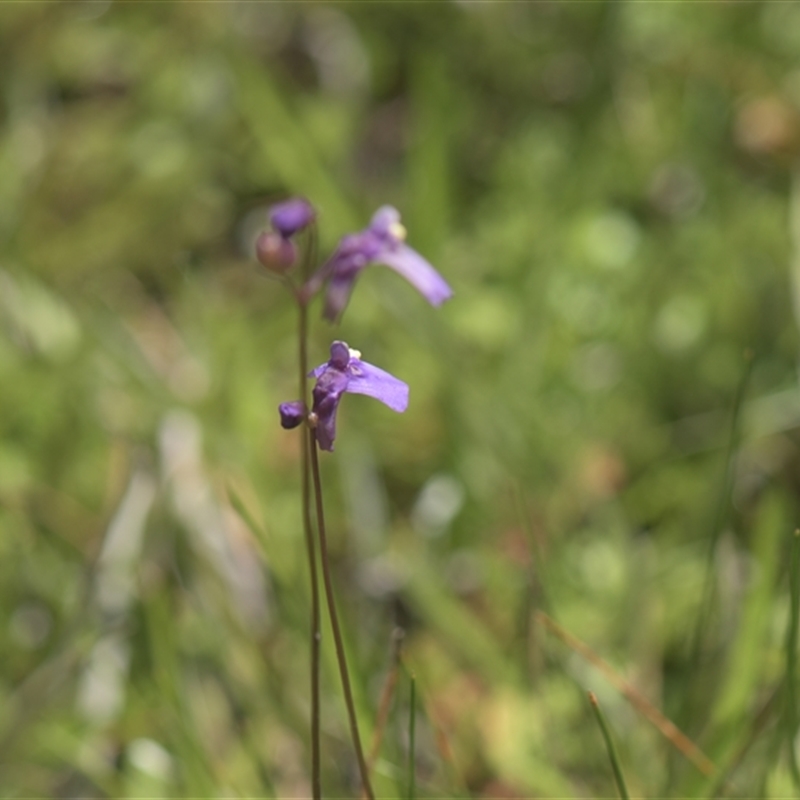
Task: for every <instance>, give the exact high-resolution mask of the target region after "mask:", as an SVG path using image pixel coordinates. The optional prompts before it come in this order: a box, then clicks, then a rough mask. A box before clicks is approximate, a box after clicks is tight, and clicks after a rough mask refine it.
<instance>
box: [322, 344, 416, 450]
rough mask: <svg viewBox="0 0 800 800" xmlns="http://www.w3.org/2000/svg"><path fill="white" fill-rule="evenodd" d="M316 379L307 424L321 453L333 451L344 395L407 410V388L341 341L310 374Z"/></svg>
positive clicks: (393, 408) (394, 408) (394, 409)
mask: <svg viewBox="0 0 800 800" xmlns="http://www.w3.org/2000/svg"><path fill="white" fill-rule="evenodd" d="M310 375H311V377H314V378H316V379H317V383H316V385H315V386H314V390H313V392H312V396H313V398H314V405H313V407H312V409H311V414H310V415H309V422H310V423H311V424H312V425H313V426H314V430H315V433H316V437H317V442H318V443H319V446H320V448H322V449H323V450H333V440H334V439H335V438H336V409H337V408H338V407H339V401H340V400H341V398H342V395H343V394H344V393H345V392H352V393H353V394H366V395H369V396H370V397H374V398H375V399H376V400H380V401H381V402H382V403H384V404H385V405H387V406H389V408H391V409H392V411H399V412H402V411H405V410H406V408H407V407H408V386H407V384H405V383H403V381H401V380H398V379H397V378H395V377H394V376H393V375H390V374H389V373H388V372H384V371H383V370H382V369H378V367H374V366H373V365H372V364H367V362H366V361H362V360H361V353H359V352H358V351H357V350H351V349H350V348H349V347H348V346H347V345H346V344H345V343H344V342H334V343H333V344H332V345H331V357H330V360H329V361H328V362H327V364H322V365H321V366H319V367H317V368H316V369H315V370H313V371H312V372H311V373H310Z"/></svg>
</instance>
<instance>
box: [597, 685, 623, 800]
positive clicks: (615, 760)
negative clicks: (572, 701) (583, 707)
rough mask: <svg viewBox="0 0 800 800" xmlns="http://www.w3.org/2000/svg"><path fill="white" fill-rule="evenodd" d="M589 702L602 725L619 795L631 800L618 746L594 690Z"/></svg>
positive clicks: (601, 730)
mask: <svg viewBox="0 0 800 800" xmlns="http://www.w3.org/2000/svg"><path fill="white" fill-rule="evenodd" d="M589 702H590V703H591V705H592V711H594V716H595V719H597V724H598V725H599V726H600V732H601V733H602V734H603V740H604V741H605V743H606V750H607V751H608V760H609V761H610V762H611V769H612V770H613V772H614V780H615V781H616V783H617V789H618V790H619V796H620V797H621V798H622V800H629V798H630V795H629V794H628V787H627V786H626V785H625V776H624V775H623V774H622V766H621V765H620V763H619V756H617V748H616V747H614V740H613V739H612V738H611V731H610V730H609V727H608V723H607V722H606V718H605V715H604V714H603V712H602V711H601V710H600V704H599V703H598V702H597V695H595V693H594V692H589Z"/></svg>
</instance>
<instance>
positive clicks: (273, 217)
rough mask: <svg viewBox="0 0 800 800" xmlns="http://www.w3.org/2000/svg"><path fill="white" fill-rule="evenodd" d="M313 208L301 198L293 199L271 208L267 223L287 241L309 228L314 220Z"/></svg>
mask: <svg viewBox="0 0 800 800" xmlns="http://www.w3.org/2000/svg"><path fill="white" fill-rule="evenodd" d="M315 216H316V214H315V213H314V207H313V206H312V205H311V203H309V202H308V200H304V199H303V198H302V197H293V198H292V199H291V200H286V201H285V202H283V203H278V204H277V205H275V206H272V208H270V210H269V221H270V223H271V224H272V227H273V228H275V230H276V231H278V233H279V234H280V235H281V236H283V237H284V239H288V238H289V237H290V236H294V235H295V234H296V233H297V232H298V231H301V230H303V228H305V227H307V226H309V225H310V224H311V223H312V222H313V221H314V218H315Z"/></svg>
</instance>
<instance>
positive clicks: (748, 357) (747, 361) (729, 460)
mask: <svg viewBox="0 0 800 800" xmlns="http://www.w3.org/2000/svg"><path fill="white" fill-rule="evenodd" d="M754 360H755V356H754V354H753V352H752V350H749V349H748V350H746V351H745V353H744V369H743V370H742V376H741V378H740V380H739V385H738V386H737V387H736V393H735V395H734V398H733V408H732V409H731V420H730V428H729V430H728V444H727V447H726V449H725V461H724V465H723V472H722V481H721V484H720V487H719V494H718V495H717V504H716V508H715V510H714V516H713V519H712V522H711V529H710V531H709V542H708V554H707V556H706V567H705V577H704V579H703V596H702V600H701V603H700V610H699V612H698V615H697V620H696V622H695V630H694V637H693V641H692V651H691V655H690V659H689V672H690V674H696V672H697V667H698V664H699V662H700V655H701V650H702V643H703V635H704V633H705V629H706V625H707V624H708V618H709V616H710V615H711V607H712V604H713V597H714V580H713V575H714V556H715V554H716V551H717V545H718V543H719V537H720V535H721V534H722V531H723V529H724V527H725V522H726V521H727V518H728V513H729V510H730V498H731V492H732V489H733V479H734V457H735V455H736V448H737V447H738V445H739V435H740V422H741V416H742V407H743V405H744V398H745V395H746V394H747V386H748V383H749V382H750V374H751V372H752V370H753V362H754Z"/></svg>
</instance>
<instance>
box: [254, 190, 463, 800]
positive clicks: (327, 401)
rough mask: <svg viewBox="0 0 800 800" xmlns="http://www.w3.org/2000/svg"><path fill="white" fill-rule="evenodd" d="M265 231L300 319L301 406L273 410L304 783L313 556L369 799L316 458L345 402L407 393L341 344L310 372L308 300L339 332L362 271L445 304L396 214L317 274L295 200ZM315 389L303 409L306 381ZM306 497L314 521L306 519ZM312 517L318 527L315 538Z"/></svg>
mask: <svg viewBox="0 0 800 800" xmlns="http://www.w3.org/2000/svg"><path fill="white" fill-rule="evenodd" d="M269 221H270V228H271V229H270V230H268V231H265V232H264V233H262V234H261V235H260V236H259V237H258V240H257V241H256V255H257V256H258V260H259V261H260V262H261V264H262V265H263V266H264V267H266V268H267V269H268V270H269V271H270V272H272V273H273V274H275V275H277V276H279V277H280V279H281V280H282V282H283V283H284V285H285V286H286V287H287V289H288V290H289V291H290V293H291V295H292V297H293V298H294V301H295V304H296V306H297V310H298V362H299V363H298V367H299V369H298V379H299V380H298V395H299V399H297V400H292V401H289V402H286V403H281V405H280V406H279V412H280V420H281V425H282V426H283V427H284V428H288V429H291V428H300V431H301V435H302V448H301V454H302V456H301V474H302V477H301V486H302V492H301V499H302V503H301V505H302V517H303V528H304V532H305V541H306V550H307V555H308V567H309V574H310V580H311V776H312V792H313V796H314V798H315V800H319V798H321V796H322V788H321V779H320V710H319V709H320V703H319V700H320V698H319V666H320V602H319V600H320V598H319V582H318V572H317V552H319V565H320V567H321V569H322V580H323V585H324V589H325V595H326V599H327V605H328V609H329V613H330V621H331V629H332V631H333V638H334V645H335V647H336V656H337V660H338V663H339V672H340V675H341V679H342V689H343V693H344V698H345V704H346V706H347V713H348V717H349V722H350V732H351V735H352V739H353V747H354V749H355V753H356V759H357V761H358V767H359V771H360V773H361V780H362V782H363V787H364V792H365V793H366V795H367V797H369V798H370V800H373V798H374V795H373V792H372V787H371V784H370V779H369V774H368V769H367V764H366V761H365V759H364V752H363V748H362V746H361V740H360V736H359V732H358V724H357V719H356V713H355V705H354V702H353V695H352V690H351V687H350V679H349V676H348V671H347V663H346V661H345V653H344V646H343V643H342V637H341V631H340V628H339V620H338V616H337V613H336V604H335V600H334V595H333V585H332V583H331V575H330V568H329V563H328V552H327V542H326V530H325V514H324V506H323V500H322V486H321V481H320V470H319V452H318V451H319V450H327V451H331V450H333V443H334V440H335V439H336V411H337V409H338V407H339V403H340V401H341V399H342V396H343V395H344V394H346V393H347V392H351V393H354V394H365V395H369V396H370V397H374V398H375V399H376V400H380V401H381V402H382V403H384V404H385V405H387V406H388V407H389V408H391V409H392V410H393V411H399V412H402V411H405V410H406V407H407V406H408V386H407V384H405V383H404V382H403V381H401V380H400V379H398V378H395V377H394V376H393V375H390V374H389V373H388V372H384V371H383V370H382V369H379V368H378V367H376V366H373V365H372V364H370V363H369V362H367V361H362V359H361V353H360V352H359V351H358V350H354V349H353V348H351V347H350V346H349V345H347V344H346V343H345V342H341V341H334V342H333V344H331V347H330V358H329V359H328V360H327V361H326V362H325V363H324V364H321V365H320V366H318V367H316V369H313V370H309V364H308V309H309V305H310V303H311V302H312V300H313V299H314V298H315V297H316V295H318V294H320V293H323V294H324V299H323V316H324V317H325V318H326V319H328V320H329V321H331V322H337V321H338V320H339V319H340V318H341V316H342V313H343V312H344V310H345V307H346V306H347V303H348V300H349V299H350V294H351V292H352V291H353V286H354V284H355V282H356V279H357V278H358V275H359V273H360V272H361V270H363V269H364V268H365V267H367V266H369V265H370V264H383V265H385V266H387V267H390V268H391V269H393V270H394V271H395V272H397V273H398V274H399V275H401V276H402V277H403V278H405V279H406V280H407V281H408V282H409V283H411V285H412V286H414V287H415V288H416V289H417V290H419V292H420V293H421V294H422V296H423V297H424V298H425V299H426V300H427V301H428V302H429V303H430V304H431V305H433V306H439V305H441V304H442V303H443V302H444V301H445V300H447V299H448V298H450V297H451V296H452V294H453V293H452V290H451V289H450V287H449V286H448V285H447V283H446V282H445V280H444V278H442V276H441V275H439V273H438V272H437V271H436V270H435V269H434V268H433V267H432V266H431V265H430V264H429V263H428V262H427V261H426V260H425V259H424V258H423V257H422V256H421V255H420V254H419V253H417V252H416V251H415V250H412V249H411V247H409V246H408V245H407V244H406V243H405V238H406V231H405V228H404V227H403V225H402V223H401V222H400V214H399V213H398V212H397V210H396V209H394V208H391V207H390V206H383V207H382V208H380V209H378V211H376V212H375V214H374V215H373V217H372V219H371V221H370V223H369V225H368V226H367V228H365V229H364V230H363V231H359V232H358V233H352V234H349V235H347V236H344V237H343V238H342V239H341V241H340V242H339V245H338V246H337V248H336V250H335V251H334V252H333V254H332V255H331V256H330V257H329V258H328V259H327V261H324V262H323V263H322V264H321V265H320V266H317V265H316V264H315V258H316V249H317V248H316V241H317V237H316V212H315V210H314V208H313V206H311V204H310V203H308V202H307V201H306V200H303V199H301V198H295V199H292V200H287V201H286V202H284V203H281V204H279V205H276V206H273V207H272V208H271V209H270V212H269ZM311 378H313V379H314V381H315V383H314V387H313V389H312V391H311V406H310V408H309V405H308V394H309V392H308V386H309V379H311ZM312 495H313V514H312ZM312 517H313V518H314V519H315V521H316V534H317V535H316V537H315V535H314V533H315V531H314V526H313V525H312Z"/></svg>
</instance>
